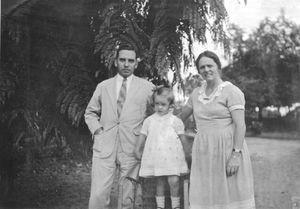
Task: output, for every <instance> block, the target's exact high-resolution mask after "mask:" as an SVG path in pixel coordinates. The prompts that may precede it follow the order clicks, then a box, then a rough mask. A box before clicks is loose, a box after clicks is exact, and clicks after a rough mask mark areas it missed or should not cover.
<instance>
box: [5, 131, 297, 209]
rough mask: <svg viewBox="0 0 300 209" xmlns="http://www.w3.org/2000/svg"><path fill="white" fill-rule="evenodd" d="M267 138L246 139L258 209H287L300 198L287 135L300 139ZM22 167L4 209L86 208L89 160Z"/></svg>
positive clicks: (150, 203)
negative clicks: (29, 168)
mask: <svg viewBox="0 0 300 209" xmlns="http://www.w3.org/2000/svg"><path fill="white" fill-rule="evenodd" d="M262 136H263V138H262V137H259V138H258V137H250V138H248V139H247V141H248V140H249V143H248V146H249V150H250V152H251V158H252V164H253V170H254V178H255V179H254V180H255V187H256V188H255V191H256V202H257V206H258V207H257V209H266V208H270V209H271V208H276V209H277V208H278V209H287V208H291V207H287V206H289V204H291V198H294V197H298V196H300V194H298V190H297V188H296V187H295V185H300V176H299V173H300V167H299V166H298V165H299V163H298V161H299V160H298V159H299V158H300V149H299V147H300V146H299V141H298V140H286V139H299V137H298V135H288V134H285V133H263V134H262ZM269 138H273V139H269ZM275 138H276V139H278V138H280V140H276V139H275ZM20 169H21V170H20V172H18V175H17V176H16V178H15V181H14V185H13V187H12V190H11V192H10V194H9V195H8V196H7V197H3V196H2V197H1V196H0V208H1V209H6V208H7V209H12V208H14V209H17V208H20V209H24V208H27V209H29V208H31V209H37V208H42V209H69V208H70V209H83V208H87V205H88V198H89V190H90V169H91V162H90V161H88V162H84V161H82V160H79V159H77V160H75V159H72V158H71V157H70V158H64V159H56V158H45V159H43V160H41V161H39V162H36V163H35V164H34V165H33V169H32V170H31V171H30V172H25V170H22V168H20ZM271 180H272V181H271ZM274 185H275V186H274ZM143 190H144V196H143V199H144V208H147V209H148V208H154V205H155V204H154V196H153V195H154V182H153V181H149V180H148V181H146V182H144V184H143ZM116 196H117V188H116V187H114V189H113V192H112V206H113V208H115V206H116ZM279 200H280V201H279ZM167 201H168V204H169V200H168V199H167ZM276 204H277V205H276ZM280 204H281V205H280ZM270 205H271V206H272V205H273V206H274V207H271V206H270ZM290 206H291V205H290ZM137 208H141V207H137Z"/></svg>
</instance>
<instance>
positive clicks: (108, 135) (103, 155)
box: [84, 45, 154, 209]
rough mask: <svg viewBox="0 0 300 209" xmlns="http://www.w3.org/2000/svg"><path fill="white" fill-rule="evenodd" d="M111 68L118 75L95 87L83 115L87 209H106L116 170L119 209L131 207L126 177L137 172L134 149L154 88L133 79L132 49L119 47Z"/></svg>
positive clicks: (134, 57)
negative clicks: (87, 142) (87, 140)
mask: <svg viewBox="0 0 300 209" xmlns="http://www.w3.org/2000/svg"><path fill="white" fill-rule="evenodd" d="M114 64H115V66H116V68H117V69H118V74H117V75H116V76H115V77H113V78H110V79H107V80H105V81H103V82H101V83H99V84H98V85H97V87H96V90H95V91H94V94H93V96H92V98H91V100H90V102H89V104H88V106H87V108H86V111H85V115H84V116H85V122H86V124H87V125H88V128H89V129H90V131H91V133H92V135H93V139H94V145H93V161H92V183H91V194H90V200H89V209H106V208H108V206H109V203H110V193H111V188H112V184H113V179H114V174H115V172H116V169H117V168H119V169H120V179H119V199H118V209H121V208H122V209H123V208H124V209H127V208H132V207H133V201H132V200H133V199H134V186H133V184H132V183H131V182H130V181H129V180H128V179H127V178H126V177H127V176H128V175H129V174H130V173H131V171H132V170H138V169H135V168H136V166H137V165H138V163H139V162H138V160H137V159H136V157H135V155H134V149H135V145H136V142H137V140H138V136H139V133H140V129H141V126H142V123H143V120H144V119H145V117H146V110H147V106H148V104H149V103H150V101H151V95H152V89H153V87H154V85H153V84H152V83H150V82H148V81H146V80H144V79H142V78H138V77H136V76H134V75H133V72H134V70H135V69H136V68H137V66H138V59H137V54H136V51H135V50H134V48H132V47H131V46H128V45H121V46H120V47H119V49H118V50H117V56H116V59H115V62H114ZM124 95H125V96H124ZM124 97H125V98H124ZM130 175H132V174H130ZM136 175H138V173H136ZM131 177H132V176H131Z"/></svg>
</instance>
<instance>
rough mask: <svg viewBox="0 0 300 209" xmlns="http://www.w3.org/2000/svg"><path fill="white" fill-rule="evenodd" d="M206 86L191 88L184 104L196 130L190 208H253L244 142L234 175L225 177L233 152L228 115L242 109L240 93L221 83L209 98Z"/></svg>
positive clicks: (253, 202)
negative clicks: (192, 117)
mask: <svg viewBox="0 0 300 209" xmlns="http://www.w3.org/2000/svg"><path fill="white" fill-rule="evenodd" d="M205 88H206V83H204V85H202V86H201V87H199V88H197V89H195V90H194V91H193V93H192V95H191V96H190V98H189V100H188V103H187V105H188V106H189V107H190V108H192V109H193V114H194V118H195V122H196V127H197V134H196V136H195V139H194V144H193V150H192V165H191V176H190V209H254V208H255V201H254V190H253V175H252V167H251V162H250V156H249V152H248V148H247V144H246V141H244V144H243V148H242V157H241V164H240V166H239V169H238V172H237V174H235V175H233V176H227V175H226V163H227V162H228V159H229V157H230V155H231V153H232V149H233V135H234V127H233V121H232V117H231V112H232V111H234V110H236V109H244V106H245V99H244V94H243V93H242V91H241V90H240V89H239V88H238V87H236V86H234V85H233V84H231V83H230V82H223V83H221V84H220V85H219V86H218V88H217V89H216V91H215V92H213V93H212V94H211V95H210V96H206V95H205Z"/></svg>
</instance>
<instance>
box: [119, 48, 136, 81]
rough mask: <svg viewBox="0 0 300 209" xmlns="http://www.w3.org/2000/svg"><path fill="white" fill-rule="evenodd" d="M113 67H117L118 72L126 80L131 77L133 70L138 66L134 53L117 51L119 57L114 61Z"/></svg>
mask: <svg viewBox="0 0 300 209" xmlns="http://www.w3.org/2000/svg"><path fill="white" fill-rule="evenodd" d="M115 66H116V67H117V69H118V72H119V74H120V75H121V76H122V77H124V78H127V77H128V76H130V75H132V74H133V72H134V70H135V69H136V68H137V66H138V61H137V58H136V53H135V51H132V50H121V51H119V56H118V57H117V59H116V60H115Z"/></svg>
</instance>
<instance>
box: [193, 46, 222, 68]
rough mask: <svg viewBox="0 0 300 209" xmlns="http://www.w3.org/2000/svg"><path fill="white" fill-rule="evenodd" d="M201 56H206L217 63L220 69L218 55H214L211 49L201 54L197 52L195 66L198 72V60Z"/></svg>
mask: <svg viewBox="0 0 300 209" xmlns="http://www.w3.org/2000/svg"><path fill="white" fill-rule="evenodd" d="M202 57H208V58H210V59H212V60H213V61H214V62H215V63H216V64H217V66H218V68H219V70H221V61H220V59H219V57H218V55H216V54H215V53H214V52H212V51H208V50H207V51H204V52H202V53H201V54H199V56H198V57H197V59H196V67H197V70H198V72H200V71H199V61H200V59H201V58H202Z"/></svg>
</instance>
